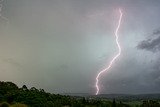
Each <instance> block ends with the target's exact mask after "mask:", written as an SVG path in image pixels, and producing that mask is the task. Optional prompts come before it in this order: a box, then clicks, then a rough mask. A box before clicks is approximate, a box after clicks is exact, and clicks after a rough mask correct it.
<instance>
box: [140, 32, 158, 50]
mask: <svg viewBox="0 0 160 107" xmlns="http://www.w3.org/2000/svg"><path fill="white" fill-rule="evenodd" d="M137 48H138V49H144V50H148V51H151V52H157V51H160V29H158V30H155V31H154V32H153V33H152V34H151V36H150V38H148V39H146V40H143V41H141V42H140V43H139V44H138V46H137Z"/></svg>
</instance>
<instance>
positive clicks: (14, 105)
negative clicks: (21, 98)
mask: <svg viewBox="0 0 160 107" xmlns="http://www.w3.org/2000/svg"><path fill="white" fill-rule="evenodd" d="M10 107H28V106H27V105H25V104H20V103H16V104H13V105H12V106H10Z"/></svg>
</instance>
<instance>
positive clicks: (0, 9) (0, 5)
mask: <svg viewBox="0 0 160 107" xmlns="http://www.w3.org/2000/svg"><path fill="white" fill-rule="evenodd" d="M3 1H4V0H0V18H1V19H3V20H5V21H6V22H7V23H8V24H9V20H8V19H7V18H6V17H4V16H3V15H2V8H3V4H2V2H3Z"/></svg>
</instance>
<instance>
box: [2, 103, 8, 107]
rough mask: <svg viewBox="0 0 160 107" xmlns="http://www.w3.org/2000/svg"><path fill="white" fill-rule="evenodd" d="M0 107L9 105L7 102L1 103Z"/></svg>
mask: <svg viewBox="0 0 160 107" xmlns="http://www.w3.org/2000/svg"><path fill="white" fill-rule="evenodd" d="M0 107H9V104H8V103H7V102H3V103H1V104H0Z"/></svg>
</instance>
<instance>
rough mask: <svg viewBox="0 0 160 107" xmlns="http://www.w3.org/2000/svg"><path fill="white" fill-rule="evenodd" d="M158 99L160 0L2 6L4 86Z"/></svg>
mask: <svg viewBox="0 0 160 107" xmlns="http://www.w3.org/2000/svg"><path fill="white" fill-rule="evenodd" d="M119 8H121V10H122V12H123V18H122V22H121V27H120V29H119V32H118V33H119V43H120V45H121V48H122V53H121V55H120V56H119V57H118V59H117V60H116V61H115V63H114V64H113V66H112V67H111V69H110V70H108V71H107V72H105V73H103V75H102V76H101V78H100V80H99V87H100V94H113V93H117V94H148V93H152V94H154V93H160V66H159V65H160V23H159V22H160V12H159V10H160V1H159V0H0V81H12V82H14V83H16V84H17V85H18V86H23V85H24V84H25V85H26V86H27V87H33V86H34V87H36V88H42V89H44V90H45V91H47V92H50V93H60V94H62V93H63V94H64V93H70V94H71V93H87V94H89V95H93V94H95V92H96V88H95V81H96V79H95V78H96V76H97V74H98V72H99V71H101V70H102V69H104V68H105V67H106V66H108V64H109V62H110V61H111V59H112V58H113V57H114V56H115V55H116V53H117V52H118V48H117V45H116V41H115V34H114V32H115V29H116V27H117V21H118V19H119Z"/></svg>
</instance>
